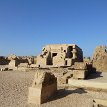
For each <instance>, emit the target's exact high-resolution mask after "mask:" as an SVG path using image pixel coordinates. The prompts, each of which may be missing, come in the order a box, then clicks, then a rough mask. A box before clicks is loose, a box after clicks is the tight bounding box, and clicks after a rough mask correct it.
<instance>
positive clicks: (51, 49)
mask: <svg viewBox="0 0 107 107" xmlns="http://www.w3.org/2000/svg"><path fill="white" fill-rule="evenodd" d="M81 61H83V52H82V49H81V48H79V47H78V46H77V45H75V44H54V45H47V46H45V47H44V48H43V49H42V54H41V55H39V56H37V65H38V66H39V67H41V66H46V65H52V66H71V65H73V64H74V62H81Z"/></svg>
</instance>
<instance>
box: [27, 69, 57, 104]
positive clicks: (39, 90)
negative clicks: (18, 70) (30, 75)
mask: <svg viewBox="0 0 107 107" xmlns="http://www.w3.org/2000/svg"><path fill="white" fill-rule="evenodd" d="M56 91H57V79H56V77H55V76H54V75H53V74H52V73H49V72H44V71H37V72H36V73H35V77H34V81H33V84H32V87H30V88H29V96H28V102H29V103H34V104H38V105H40V104H42V103H44V102H46V101H47V100H48V98H49V97H50V96H52V95H53V94H54V93H55V92H56Z"/></svg>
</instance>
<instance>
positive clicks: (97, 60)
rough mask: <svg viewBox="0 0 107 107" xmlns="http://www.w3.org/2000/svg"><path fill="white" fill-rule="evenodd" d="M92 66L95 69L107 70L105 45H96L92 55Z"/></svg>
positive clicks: (106, 48)
mask: <svg viewBox="0 0 107 107" xmlns="http://www.w3.org/2000/svg"><path fill="white" fill-rule="evenodd" d="M93 67H95V68H96V70H97V71H100V72H107V47H106V46H98V47H96V49H95V52H94V55H93Z"/></svg>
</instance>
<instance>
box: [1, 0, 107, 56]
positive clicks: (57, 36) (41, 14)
mask: <svg viewBox="0 0 107 107" xmlns="http://www.w3.org/2000/svg"><path fill="white" fill-rule="evenodd" d="M60 43H64V44H68V43H71V44H72V43H75V44H77V45H79V46H80V47H81V48H82V49H83V51H84V56H91V55H92V54H93V51H94V49H95V47H96V46H97V45H107V0H0V55H9V54H11V53H14V54H16V55H37V54H39V53H40V52H41V48H42V47H43V46H44V45H46V44H60Z"/></svg>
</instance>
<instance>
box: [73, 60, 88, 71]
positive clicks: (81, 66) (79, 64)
mask: <svg viewBox="0 0 107 107" xmlns="http://www.w3.org/2000/svg"><path fill="white" fill-rule="evenodd" d="M73 67H74V69H75V70H85V69H87V64H86V63H84V62H75V64H74V65H73Z"/></svg>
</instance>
